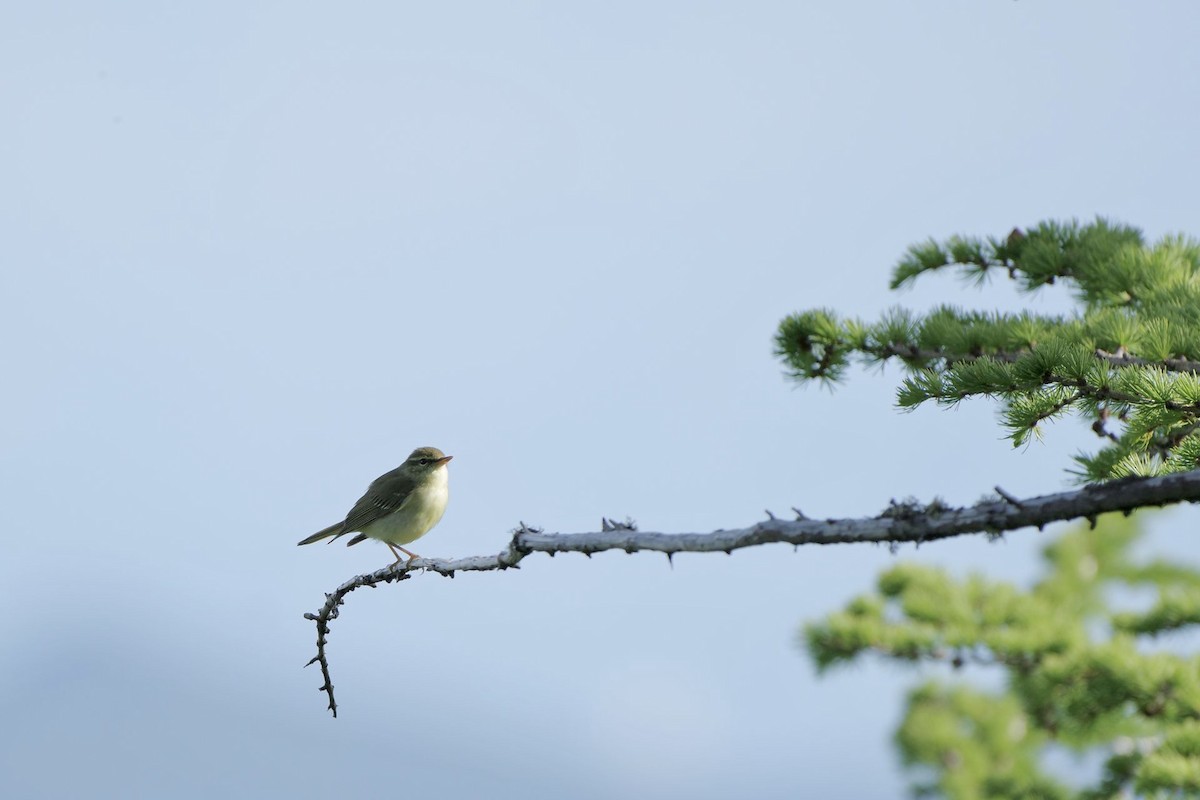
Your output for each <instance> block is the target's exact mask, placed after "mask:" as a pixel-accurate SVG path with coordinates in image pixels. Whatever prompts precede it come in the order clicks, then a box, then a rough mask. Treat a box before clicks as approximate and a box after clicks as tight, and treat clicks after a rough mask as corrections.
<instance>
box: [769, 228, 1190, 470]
mask: <svg viewBox="0 0 1200 800" xmlns="http://www.w3.org/2000/svg"><path fill="white" fill-rule="evenodd" d="M940 269H953V270H956V271H957V272H959V273H960V274H961V275H963V276H964V277H966V278H967V279H968V280H970V281H972V282H976V283H980V284H982V283H984V282H986V281H987V280H988V279H989V278H991V276H993V275H995V274H997V273H998V274H1000V275H1002V276H1005V277H1007V278H1009V279H1012V280H1014V281H1017V283H1018V285H1019V286H1020V288H1021V290H1022V291H1026V292H1035V291H1037V290H1039V289H1040V288H1042V287H1043V286H1047V285H1051V284H1059V283H1061V284H1066V285H1068V286H1070V287H1071V290H1072V293H1073V296H1074V297H1075V299H1076V301H1077V303H1078V309H1077V310H1076V311H1075V313H1074V314H1071V315H1068V316H1061V317H1060V316H1040V315H1037V314H1032V313H1029V312H1021V313H1014V314H1006V313H998V312H988V311H967V310H963V309H960V308H954V307H949V306H944V307H941V308H935V309H933V310H932V311H930V312H928V313H926V314H918V313H916V312H913V311H910V310H907V309H903V308H895V309H892V310H890V311H888V312H886V313H885V314H883V316H882V317H881V318H880V319H879V320H878V321H877V322H874V323H870V322H864V321H861V320H856V319H847V318H842V317H840V316H839V315H838V314H837V313H835V312H834V311H831V310H828V309H816V310H810V311H803V312H799V313H796V314H792V315H791V316H789V317H787V318H786V319H784V320H783V321H782V322H781V323H780V325H779V330H778V332H777V334H776V352H777V354H778V355H779V356H780V357H781V358H782V359H783V360H784V362H785V363H786V364H787V366H788V370H789V373H790V375H791V376H792V377H793V378H795V379H796V380H798V381H801V382H807V381H813V380H818V381H822V382H837V381H839V380H842V379H843V378H844V377H845V375H846V370H847V369H848V367H850V366H851V365H852V364H853V363H856V362H858V363H864V364H880V363H883V362H886V361H889V360H898V361H899V362H900V363H901V364H903V366H904V368H905V370H906V372H907V377H906V378H905V379H904V381H903V383H902V384H901V386H900V388H899V390H898V393H897V402H898V404H899V406H900V407H901V408H904V409H912V408H915V407H916V406H918V405H921V404H922V403H927V402H930V401H932V402H934V403H937V404H940V405H946V406H952V405H955V404H957V403H959V402H962V401H963V400H966V399H968V398H971V397H977V396H988V397H995V398H997V399H998V400H999V401H1000V403H1001V419H1002V424H1003V426H1004V428H1005V429H1006V431H1007V432H1008V436H1009V438H1011V439H1012V441H1013V444H1014V445H1018V446H1019V445H1023V444H1025V443H1026V442H1028V441H1030V440H1031V439H1032V438H1036V437H1039V436H1041V435H1042V432H1043V430H1044V428H1045V425H1046V423H1047V422H1049V421H1051V420H1054V419H1057V418H1059V417H1062V416H1065V415H1068V414H1070V415H1074V416H1079V417H1083V418H1084V419H1085V420H1086V421H1087V422H1088V423H1089V424H1090V426H1091V428H1092V430H1093V431H1094V432H1095V433H1096V435H1097V436H1098V437H1100V439H1101V440H1102V442H1103V444H1102V446H1101V447H1100V449H1099V450H1098V451H1097V452H1094V453H1087V454H1080V455H1079V456H1077V457H1076V470H1075V471H1076V472H1077V474H1078V476H1079V477H1080V479H1081V480H1082V481H1105V480H1111V479H1116V478H1123V477H1130V476H1152V475H1161V474H1165V473H1170V472H1180V471H1186V470H1191V469H1195V468H1196V467H1197V466H1198V465H1200V243H1197V242H1195V241H1193V240H1190V239H1185V238H1183V237H1179V236H1174V237H1167V238H1165V239H1163V240H1161V241H1159V242H1158V243H1156V244H1153V245H1150V244H1147V243H1146V242H1145V241H1144V239H1143V237H1142V234H1141V232H1140V231H1138V230H1137V229H1135V228H1131V227H1128V226H1125V225H1115V224H1112V223H1110V222H1107V221H1105V220H1103V219H1097V220H1095V221H1094V222H1091V223H1089V224H1080V223H1078V222H1069V223H1058V222H1043V223H1040V224H1039V225H1037V226H1035V227H1033V228H1031V229H1029V230H1028V231H1020V230H1014V231H1013V232H1012V233H1011V234H1009V235H1008V236H1007V237H1004V238H990V237H989V238H987V239H979V238H972V237H965V236H954V237H951V238H950V239H949V240H947V241H946V242H943V243H939V242H937V241H934V240H932V239H931V240H929V241H926V242H923V243H920V244H916V245H913V246H912V247H910V248H909V249H908V252H907V253H906V254H905V255H904V257H903V258H902V259H901V260H900V263H899V264H898V265H897V266H896V268H895V270H894V272H893V275H892V287H893V288H898V287H901V286H906V285H909V284H911V283H913V282H914V281H916V280H917V279H918V278H919V277H920V276H921V275H922V274H924V273H926V272H930V271H934V270H940Z"/></svg>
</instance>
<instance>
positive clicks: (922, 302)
mask: <svg viewBox="0 0 1200 800" xmlns="http://www.w3.org/2000/svg"><path fill="white" fill-rule="evenodd" d="M1198 34H1200V10H1198V9H1195V8H1193V7H1192V6H1190V5H1186V4H1178V3H1161V2H1160V3H1142V4H1138V5H1137V6H1136V8H1135V7H1133V6H1131V5H1129V4H1127V3H1116V2H1086V3H1085V2H1062V3H1056V4H1053V5H1052V6H1050V7H1047V6H1046V5H1045V4H1038V3H1031V2H1020V3H1017V2H1000V1H999V0H996V1H995V2H986V3H950V2H889V3H885V2H864V3H856V4H849V3H825V4H819V5H818V4H794V3H738V4H733V3H687V4H683V3H655V4H632V3H606V4H603V5H601V4H566V3H557V4H555V3H505V4H499V3H495V4H493V3H474V4H472V3H444V4H408V3H376V2H361V3H349V4H341V5H331V4H328V3H304V2H300V3H295V2H293V3H255V4H249V5H247V4H231V3H209V4H205V5H203V6H199V5H195V6H183V5H178V4H175V5H170V6H164V5H163V4H156V3H124V4H121V5H120V7H119V8H117V7H113V6H103V5H99V4H90V3H55V2H47V3H38V4H23V5H14V6H11V7H9V8H6V9H5V10H3V11H0V107H2V108H3V109H4V112H5V124H4V125H3V126H0V186H2V187H3V188H2V189H0V241H2V242H3V260H4V268H3V269H2V270H0V292H2V293H3V296H4V297H5V298H6V299H7V300H8V303H7V304H6V313H5V314H4V315H3V317H2V318H0V333H2V334H3V341H4V342H5V345H4V355H5V362H6V365H7V369H6V373H7V375H8V376H9V390H8V391H7V392H5V393H4V395H3V397H2V398H0V409H2V410H3V416H4V419H6V420H7V423H8V424H6V425H3V426H0V436H2V437H3V440H2V447H3V452H4V453H5V456H6V457H5V458H3V459H0V470H3V481H2V485H3V487H4V489H3V491H4V494H5V500H6V502H5V508H6V510H7V513H8V524H9V530H10V533H11V535H10V536H9V537H8V540H9V541H8V544H7V549H8V556H7V557H6V558H5V559H4V560H3V561H2V562H0V580H3V585H4V586H5V598H6V600H7V606H8V614H7V615H6V617H7V620H8V622H7V625H6V629H5V634H4V639H5V647H4V648H3V649H2V650H0V679H2V681H3V685H4V686H5V687H6V690H5V691H4V693H3V695H2V696H0V709H3V716H4V719H5V720H6V725H5V726H4V729H3V732H0V772H2V773H3V774H4V775H5V776H6V779H5V780H6V783H7V784H9V785H10V786H12V787H14V789H15V790H16V795H14V796H18V795H19V796H23V797H70V796H84V795H86V796H91V797H129V796H172V797H209V796H212V795H213V794H214V793H221V794H234V795H242V796H249V795H254V796H262V797H268V796H288V797H318V796H328V795H329V794H330V793H333V792H337V791H344V790H345V789H346V788H347V787H351V786H358V787H375V788H382V787H389V786H395V787H401V786H402V787H403V788H404V790H405V791H407V792H411V793H413V794H421V793H424V794H428V793H431V792H436V793H437V794H438V795H439V796H441V797H446V798H457V797H478V796H483V795H486V796H489V797H560V796H572V797H580V798H607V797H616V796H631V795H635V796H639V797H647V798H670V797H683V796H686V797H690V798H720V797H733V796H756V797H764V798H769V797H785V796H786V797H793V796H797V795H798V794H800V795H803V794H808V793H811V796H826V797H835V796H846V797H891V796H896V795H897V794H898V793H899V792H900V791H901V786H902V781H903V775H902V773H901V772H900V769H899V767H898V764H897V761H896V758H895V756H894V754H893V753H892V751H891V749H890V745H889V737H890V735H891V731H892V728H893V726H894V724H895V722H896V720H897V719H898V714H899V710H900V702H901V699H902V693H903V689H904V687H906V686H908V685H910V684H911V683H912V682H913V681H915V680H916V679H917V675H916V673H914V672H908V671H902V670H897V669H892V668H889V667H887V666H881V665H872V664H864V665H862V666H856V667H853V668H850V669H848V670H844V671H841V672H835V673H833V674H831V675H829V676H826V677H822V678H820V679H818V678H817V677H816V676H815V675H814V674H813V670H812V668H811V667H810V665H809V664H808V662H807V660H806V658H805V656H804V654H803V653H802V652H801V651H800V650H799V649H798V648H797V647H796V645H795V640H794V637H795V634H796V631H797V629H798V627H799V626H800V625H801V624H802V623H803V621H805V620H808V619H814V618H817V617H819V616H820V615H822V614H824V613H827V612H829V611H831V610H834V609H836V608H838V607H839V606H840V605H841V604H843V603H844V602H845V601H846V599H848V598H849V597H851V596H853V595H854V594H856V593H858V592H861V591H865V590H867V589H868V588H869V587H870V585H871V581H872V579H873V577H874V575H875V574H876V573H877V572H878V571H879V570H880V569H881V568H883V567H884V566H886V565H888V564H891V563H894V557H892V556H890V555H889V554H888V553H887V552H886V550H882V549H874V548H859V547H826V548H805V549H802V550H800V551H798V552H793V551H792V549H791V548H786V547H775V548H761V549H758V550H755V551H748V552H738V553H736V554H734V555H732V556H728V557H727V556H724V555H718V556H713V555H704V556H683V557H677V558H676V560H675V565H674V568H670V567H669V566H668V565H667V563H666V560H665V559H663V558H662V557H660V556H653V555H648V554H642V555H637V556H626V555H625V554H605V555H601V556H597V557H596V558H594V559H591V560H590V561H589V560H586V559H584V558H581V557H580V558H573V557H559V558H555V559H553V560H550V559H548V558H538V557H532V558H530V559H527V560H526V561H525V562H524V563H523V564H522V569H521V571H520V572H508V573H504V574H486V575H462V576H460V577H459V578H457V579H455V580H453V581H448V580H445V579H442V578H440V577H437V576H429V575H425V576H418V577H417V578H414V579H413V580H411V581H407V582H405V583H403V584H401V585H394V586H387V587H383V588H380V589H378V590H376V591H373V592H367V591H363V592H358V593H355V594H354V595H352V596H351V597H350V599H349V600H348V602H347V605H346V607H345V609H344V611H343V616H342V618H341V619H340V620H338V621H337V623H336V626H335V628H334V632H333V636H332V638H331V650H330V657H331V659H332V665H333V669H334V681H335V683H336V685H337V690H338V699H339V701H340V703H341V706H342V709H341V710H342V715H341V717H339V719H337V720H332V719H330V718H329V716H328V714H327V713H326V712H325V711H324V707H323V706H324V704H323V699H322V696H320V695H319V694H318V693H317V691H316V687H317V686H318V684H319V683H320V681H319V676H318V675H317V674H315V673H314V672H313V671H312V670H311V669H310V670H302V669H301V668H300V667H301V665H303V664H304V662H305V661H307V660H308V658H309V657H310V656H311V654H312V647H313V636H314V634H313V630H312V627H311V625H310V623H308V622H307V621H305V620H304V619H303V618H302V616H301V615H302V614H303V612H305V611H311V610H315V609H316V608H317V606H318V605H319V604H320V602H321V599H322V597H323V594H322V593H323V592H325V591H328V590H331V589H332V588H333V587H335V586H336V585H337V584H338V583H340V582H341V581H342V580H344V579H346V578H348V577H350V576H352V575H354V574H357V573H360V572H364V571H369V570H372V569H375V568H377V567H379V566H381V565H383V564H384V563H386V561H387V560H388V556H387V553H386V550H385V549H384V548H382V547H379V546H373V545H369V544H368V545H364V546H360V547H355V548H352V549H347V548H343V547H338V546H334V547H311V548H297V547H295V542H296V541H297V540H298V539H300V538H302V537H303V536H305V535H307V534H308V533H311V532H312V531H315V530H317V529H318V528H321V527H324V526H325V525H328V524H330V523H331V522H333V521H335V520H336V519H338V518H339V517H340V516H341V515H343V514H344V513H345V512H346V510H347V509H348V508H349V506H350V505H351V504H352V503H353V502H354V500H355V499H356V498H357V497H358V496H359V494H360V493H361V492H362V490H363V489H364V488H365V486H366V484H367V483H368V482H369V481H370V480H371V479H372V478H374V477H375V476H376V475H378V474H380V473H382V472H384V471H386V470H388V469H390V468H392V467H394V466H395V465H396V464H398V463H399V462H400V461H401V460H403V458H404V456H405V455H406V454H407V453H408V452H409V450H411V449H412V448H413V447H415V446H418V445H427V444H428V445H434V446H438V447H440V448H442V449H444V450H445V451H446V452H448V453H452V454H453V455H454V456H455V461H454V463H453V464H452V465H451V473H452V474H451V491H452V499H451V505H450V509H449V511H448V512H447V514H446V517H445V518H444V520H443V521H442V523H441V525H440V526H439V527H438V528H437V529H436V530H435V531H434V532H433V533H432V534H430V535H429V537H427V538H426V539H425V540H423V541H422V542H421V545H420V547H419V548H417V551H418V552H420V553H421V554H423V555H429V556H468V555H481V554H490V553H494V552H496V551H498V550H500V549H501V548H502V547H503V546H504V543H505V542H506V540H507V538H508V532H509V530H510V529H511V528H512V527H514V526H515V525H516V524H517V523H518V522H519V521H525V522H527V523H529V524H532V525H538V526H542V527H544V528H546V529H547V530H552V531H563V532H570V531H584V530H592V529H595V528H596V527H597V526H598V524H599V519H600V517H601V516H602V515H604V516H613V517H619V518H623V517H625V516H627V515H628V516H631V517H633V518H634V519H636V520H637V521H638V522H639V524H640V525H641V526H642V528H643V529H647V530H661V531H673V532H682V531H707V530H712V529H715V528H720V527H738V526H743V525H746V524H750V523H752V522H754V521H756V520H758V519H760V518H762V516H763V514H764V509H767V508H771V509H773V510H775V511H776V512H780V513H782V512H783V511H784V510H786V509H787V508H789V507H790V506H799V507H801V508H803V509H804V510H805V511H806V512H807V513H808V514H809V515H810V516H864V515H870V514H874V513H876V512H877V511H879V510H880V509H882V508H883V507H884V506H885V505H886V504H887V502H888V500H889V499H891V498H893V497H905V496H909V495H912V496H916V497H921V498H929V497H932V496H934V495H941V496H943V497H944V498H946V499H947V500H948V501H950V502H953V503H969V502H973V501H974V500H976V499H977V498H978V497H980V496H981V495H982V494H984V493H985V492H988V491H990V489H991V487H992V486H994V485H996V484H1000V485H1002V486H1004V487H1005V488H1006V489H1008V490H1009V491H1012V492H1014V493H1016V494H1033V493H1043V492H1049V491H1057V490H1059V489H1062V488H1063V487H1065V486H1066V485H1067V483H1068V482H1067V476H1066V474H1065V472H1064V469H1065V468H1066V467H1067V466H1068V459H1069V456H1070V454H1071V453H1073V452H1074V451H1075V450H1077V449H1078V448H1081V447H1092V446H1093V441H1092V440H1091V439H1090V438H1089V437H1090V434H1089V433H1088V432H1087V431H1086V430H1081V429H1080V427H1081V426H1078V425H1075V424H1073V423H1070V422H1067V423H1063V424H1059V425H1058V426H1056V427H1055V428H1054V429H1052V430H1051V431H1050V435H1049V438H1048V441H1047V442H1046V443H1045V444H1039V445H1034V446H1031V447H1029V448H1027V449H1024V450H1016V451H1014V450H1013V449H1012V448H1011V447H1010V446H1009V445H1008V444H1007V443H1006V442H1005V441H1003V440H1002V438H1001V431H1000V430H999V428H998V427H997V426H996V425H995V418H994V408H992V407H991V406H989V405H988V404H987V403H986V402H976V403H971V404H967V405H965V406H963V407H961V408H959V409H957V410H955V411H951V412H947V411H939V410H937V409H932V408H930V409H920V410H918V411H917V412H915V413H912V414H900V413H898V412H897V411H896V410H895V408H894V394H893V388H894V385H895V383H896V380H897V372H896V371H895V370H894V369H890V370H885V371H884V372H883V373H881V374H878V373H863V372H859V373H857V374H855V375H854V376H853V378H852V380H851V382H850V384H849V385H847V386H845V387H843V388H841V389H839V390H838V391H836V392H827V391H822V390H818V389H815V388H810V389H800V390H798V389H795V388H794V387H793V386H792V385H790V384H789V383H788V382H787V381H786V380H785V379H784V377H783V375H782V372H783V370H782V368H781V365H780V364H779V363H778V362H777V360H776V359H774V358H773V356H772V354H771V350H772V342H771V337H772V334H773V331H774V328H775V325H776V324H777V322H778V320H779V319H780V318H781V317H782V316H784V315H785V314H787V313H789V312H791V311H794V310H798V309H803V308H809V307H815V306H826V307H831V308H835V309H838V310H839V311H841V312H844V313H848V314H856V315H861V316H864V317H868V318H870V317H874V316H876V315H878V314H879V313H880V312H881V311H883V310H885V309H886V308H888V307H889V306H891V305H892V304H895V303H897V302H901V303H905V304H909V305H912V306H914V307H916V308H919V309H920V308H927V307H929V306H932V305H935V304H937V303H940V302H960V303H963V304H965V305H971V306H982V307H989V308H990V307H1000V308H1016V307H1022V306H1026V305H1029V306H1032V307H1033V308H1035V309H1039V310H1043V311H1047V312H1052V311H1062V310H1065V309H1066V308H1068V302H1067V298H1066V297H1065V295H1063V294H1061V293H1059V294H1055V293H1054V292H1051V293H1049V294H1047V295H1045V296H1040V297H1037V298H1034V299H1032V300H1030V299H1028V298H1020V297H1017V296H1016V295H1015V294H1014V293H1013V292H1012V291H1011V289H1010V288H1009V287H1007V286H1004V285H1001V284H997V285H994V286H991V287H988V288H987V289H985V290H984V291H976V290H974V289H964V287H963V286H962V285H960V284H959V283H958V282H956V281H955V280H953V279H952V278H950V277H945V278H941V277H935V278H932V279H930V280H927V281H925V282H924V283H923V284H919V285H918V287H917V289H916V290H913V291H909V292H905V293H903V294H900V295H893V294H890V293H888V292H887V291H886V284H887V278H888V274H889V270H890V268H891V266H892V265H893V264H894V263H895V261H896V260H897V258H898V257H899V256H900V254H901V253H902V252H903V250H904V248H905V247H906V246H907V245H908V244H910V243H911V242H913V241H917V240H920V239H924V238H926V237H928V236H930V235H933V236H945V235H949V234H951V233H958V232H961V233H978V234H1004V233H1006V232H1007V231H1008V230H1009V229H1011V228H1012V227H1013V226H1014V225H1026V224H1031V223H1034V222H1036V221H1038V220H1040V219H1044V218H1048V217H1053V218H1066V217H1072V216H1078V217H1081V218H1090V217H1092V216H1093V215H1095V214H1104V215H1107V216H1110V217H1112V218H1115V219H1118V220H1121V221H1125V222H1129V223H1132V224H1135V225H1139V226H1142V227H1143V228H1144V229H1145V230H1146V231H1147V233H1148V235H1149V236H1151V237H1152V238H1153V237H1157V236H1160V235H1163V234H1166V233H1170V232H1177V231H1182V232H1186V233H1191V234H1198V233H1200V228H1198V226H1197V224H1196V222H1195V220H1196V219H1197V218H1198V216H1200V214H1198V212H1200V199H1198V197H1197V194H1196V192H1195V188H1194V187H1195V184H1196V178H1197V167H1196V159H1195V135H1196V131H1197V129H1198V128H1200V118H1198V115H1197V108H1200V104H1198V103H1197V99H1198V98H1197V96H1196V94H1197V90H1196V86H1195V81H1194V79H1193V76H1195V75H1197V74H1200V54H1198V51H1197V49H1196V48H1195V41H1196V40H1197V35H1198ZM1185 516H1186V515H1185V514H1183V513H1182V512H1181V513H1179V514H1174V515H1170V516H1166V517H1163V520H1164V523H1163V525H1162V526H1161V527H1162V528H1163V530H1162V531H1161V532H1160V534H1161V535H1160V536H1159V539H1158V540H1156V541H1159V542H1160V543H1161V545H1162V546H1163V547H1168V548H1169V547H1172V546H1175V547H1176V548H1182V547H1184V546H1185V545H1184V544H1183V543H1184V542H1186V540H1185V539H1183V538H1180V536H1179V532H1178V531H1177V530H1176V532H1175V533H1174V534H1173V533H1172V530H1173V529H1178V528H1179V527H1181V526H1182V524H1183V523H1182V522H1181V520H1183V519H1184V517H1185ZM1188 519H1192V520H1193V521H1192V523H1191V524H1194V517H1188ZM1171 520H1175V521H1176V524H1173V525H1170V524H1167V521H1171ZM1039 542H1040V540H1039V537H1038V535H1036V534H1033V533H1030V532H1022V533H1019V534H1014V535H1013V536H1011V537H1009V539H1008V540H1007V542H1006V543H1003V544H988V543H986V542H985V541H983V540H982V539H970V540H965V541H960V542H952V543H945V544H939V545H937V546H930V547H926V548H923V549H921V550H919V551H912V550H910V549H906V550H905V551H903V553H902V555H901V557H904V558H918V559H920V560H922V561H925V562H928V563H938V564H945V565H947V566H950V567H952V568H954V569H956V570H966V569H983V568H986V569H988V570H989V572H991V573H992V574H995V575H998V576H1004V577H1009V578H1012V579H1015V580H1020V581H1028V580H1031V579H1032V578H1033V577H1034V575H1035V573H1036V562H1035V555H1036V551H1037V547H1038V545H1039Z"/></svg>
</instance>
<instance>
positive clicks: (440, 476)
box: [362, 467, 450, 544]
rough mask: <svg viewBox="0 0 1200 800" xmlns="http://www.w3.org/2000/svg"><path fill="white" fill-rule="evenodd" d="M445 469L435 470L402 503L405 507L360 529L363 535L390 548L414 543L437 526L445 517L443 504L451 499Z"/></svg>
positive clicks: (444, 505)
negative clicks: (390, 545) (443, 516)
mask: <svg viewBox="0 0 1200 800" xmlns="http://www.w3.org/2000/svg"><path fill="white" fill-rule="evenodd" d="M448 478H449V475H448V471H447V470H446V468H445V467H442V468H441V469H438V470H436V471H435V472H434V473H433V477H432V478H430V480H428V481H426V482H425V483H424V485H422V486H421V488H419V489H417V490H416V491H414V492H413V493H412V494H411V495H409V496H408V499H407V500H405V501H404V505H402V506H400V508H398V509H396V511H395V512H393V513H391V514H388V515H387V516H386V517H384V518H383V519H377V520H375V521H374V522H372V523H371V524H370V525H367V526H365V527H363V529H362V532H363V533H364V534H366V535H367V536H370V537H371V538H372V539H378V540H380V541H382V542H391V543H392V544H408V543H409V542H415V541H416V540H417V539H420V538H421V537H422V536H424V535H425V534H427V533H429V530H430V529H431V528H432V527H433V526H434V525H437V524H438V522H439V521H440V520H441V518H442V514H444V513H446V502H447V501H448V500H449V499H450V481H449V479H448Z"/></svg>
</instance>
